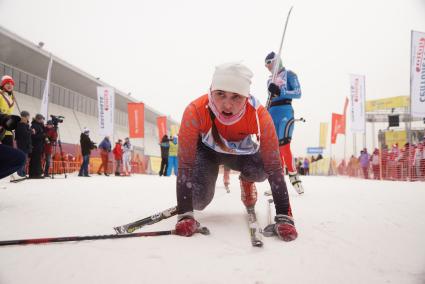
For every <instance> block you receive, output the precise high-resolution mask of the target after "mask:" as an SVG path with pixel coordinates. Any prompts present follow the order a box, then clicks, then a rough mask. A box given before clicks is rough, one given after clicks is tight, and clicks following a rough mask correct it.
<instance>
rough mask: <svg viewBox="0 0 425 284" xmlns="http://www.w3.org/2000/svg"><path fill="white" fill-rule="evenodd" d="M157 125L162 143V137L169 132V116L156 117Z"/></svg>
mask: <svg viewBox="0 0 425 284" xmlns="http://www.w3.org/2000/svg"><path fill="white" fill-rule="evenodd" d="M156 125H157V126H158V136H159V137H158V138H159V142H160V143H161V139H162V137H163V136H164V135H165V134H167V117H166V116H159V117H157V118H156Z"/></svg>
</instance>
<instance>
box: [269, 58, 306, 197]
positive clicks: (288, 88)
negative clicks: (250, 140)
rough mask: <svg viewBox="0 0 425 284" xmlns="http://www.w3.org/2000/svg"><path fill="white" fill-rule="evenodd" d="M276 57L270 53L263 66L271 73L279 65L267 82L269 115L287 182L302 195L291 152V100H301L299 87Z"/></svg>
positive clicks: (301, 187) (295, 77)
mask: <svg viewBox="0 0 425 284" xmlns="http://www.w3.org/2000/svg"><path fill="white" fill-rule="evenodd" d="M276 57H277V56H276V54H275V53H274V52H271V53H269V54H268V55H267V57H266V59H265V65H266V67H267V69H268V70H269V71H270V72H273V67H274V64H279V68H278V73H277V76H276V79H275V80H274V82H271V78H270V79H269V80H268V81H267V86H268V91H269V92H270V95H271V103H270V108H269V113H270V115H271V117H272V119H273V123H274V126H275V129H276V134H277V137H278V139H279V151H280V158H281V160H282V165H285V166H286V168H287V169H288V174H289V180H290V181H291V183H292V185H293V187H294V188H295V190H296V191H297V192H298V193H299V194H302V193H304V189H303V186H302V184H301V180H300V178H299V175H298V173H297V168H296V166H295V163H294V159H293V156H292V152H291V140H292V133H293V131H294V109H293V108H292V100H293V99H299V98H301V87H300V83H299V82H298V77H297V75H296V74H295V73H294V72H292V71H291V70H287V69H285V67H283V65H282V60H281V59H280V58H276Z"/></svg>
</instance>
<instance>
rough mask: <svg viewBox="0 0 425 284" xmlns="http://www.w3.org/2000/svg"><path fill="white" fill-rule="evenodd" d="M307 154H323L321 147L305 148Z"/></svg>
mask: <svg viewBox="0 0 425 284" xmlns="http://www.w3.org/2000/svg"><path fill="white" fill-rule="evenodd" d="M307 154H323V148H322V147H307Z"/></svg>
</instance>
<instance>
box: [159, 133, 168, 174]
mask: <svg viewBox="0 0 425 284" xmlns="http://www.w3.org/2000/svg"><path fill="white" fill-rule="evenodd" d="M159 145H161V168H160V169H159V176H162V175H164V176H166V175H167V170H168V154H169V151H170V142H169V139H168V136H167V135H164V136H162V140H161V143H160V144H159Z"/></svg>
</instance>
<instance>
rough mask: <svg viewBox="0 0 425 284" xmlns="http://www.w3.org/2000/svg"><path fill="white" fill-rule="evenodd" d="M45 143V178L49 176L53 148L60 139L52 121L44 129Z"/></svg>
mask: <svg viewBox="0 0 425 284" xmlns="http://www.w3.org/2000/svg"><path fill="white" fill-rule="evenodd" d="M44 135H45V137H46V138H45V143H44V161H45V163H44V177H48V176H49V168H50V162H51V161H52V148H53V146H54V145H55V144H56V140H57V139H58V133H57V131H56V129H55V127H54V125H53V122H52V121H51V120H48V121H47V124H46V126H45V127H44Z"/></svg>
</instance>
